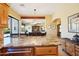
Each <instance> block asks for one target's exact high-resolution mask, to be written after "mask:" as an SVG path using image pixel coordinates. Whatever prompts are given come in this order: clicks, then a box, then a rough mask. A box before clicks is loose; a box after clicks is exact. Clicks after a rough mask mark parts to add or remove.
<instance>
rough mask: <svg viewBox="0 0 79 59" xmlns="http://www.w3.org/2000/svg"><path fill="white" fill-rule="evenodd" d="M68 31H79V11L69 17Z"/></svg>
mask: <svg viewBox="0 0 79 59" xmlns="http://www.w3.org/2000/svg"><path fill="white" fill-rule="evenodd" d="M68 32H71V33H79V13H76V14H73V15H71V16H69V17H68Z"/></svg>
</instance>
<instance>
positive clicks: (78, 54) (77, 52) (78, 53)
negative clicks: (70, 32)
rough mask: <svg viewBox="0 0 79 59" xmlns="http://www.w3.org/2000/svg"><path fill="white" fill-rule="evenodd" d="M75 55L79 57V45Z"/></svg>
mask: <svg viewBox="0 0 79 59" xmlns="http://www.w3.org/2000/svg"><path fill="white" fill-rule="evenodd" d="M75 55H76V56H79V45H75Z"/></svg>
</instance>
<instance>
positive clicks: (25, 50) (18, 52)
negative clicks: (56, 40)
mask: <svg viewBox="0 0 79 59" xmlns="http://www.w3.org/2000/svg"><path fill="white" fill-rule="evenodd" d="M0 55H1V56H58V46H57V45H56V46H34V47H8V48H4V49H2V51H1V53H0Z"/></svg>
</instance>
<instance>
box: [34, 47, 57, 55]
mask: <svg viewBox="0 0 79 59" xmlns="http://www.w3.org/2000/svg"><path fill="white" fill-rule="evenodd" d="M35 55H37V56H44V55H45V56H46V55H47V56H48V55H49V56H50V55H53V56H57V55H58V47H56V46H53V47H35Z"/></svg>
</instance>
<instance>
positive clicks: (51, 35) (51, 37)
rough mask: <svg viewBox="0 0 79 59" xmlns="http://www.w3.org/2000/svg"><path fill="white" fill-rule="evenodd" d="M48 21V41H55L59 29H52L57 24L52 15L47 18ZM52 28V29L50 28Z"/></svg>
mask: <svg viewBox="0 0 79 59" xmlns="http://www.w3.org/2000/svg"><path fill="white" fill-rule="evenodd" d="M45 19H46V30H47V35H46V38H47V40H54V39H55V38H57V30H56V29H57V28H56V27H55V29H52V26H53V25H55V26H56V24H55V22H53V18H52V15H47V16H45ZM50 26H51V27H50Z"/></svg>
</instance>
